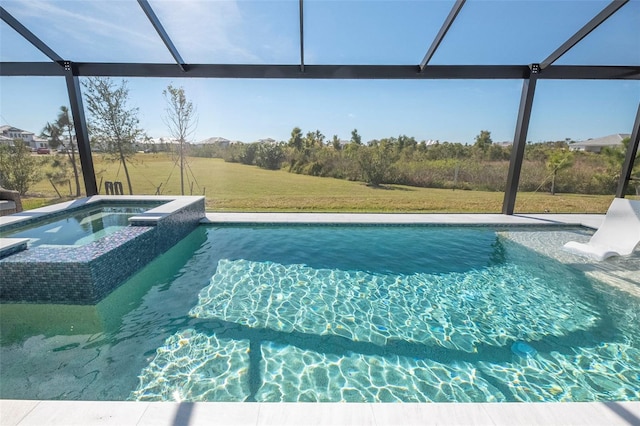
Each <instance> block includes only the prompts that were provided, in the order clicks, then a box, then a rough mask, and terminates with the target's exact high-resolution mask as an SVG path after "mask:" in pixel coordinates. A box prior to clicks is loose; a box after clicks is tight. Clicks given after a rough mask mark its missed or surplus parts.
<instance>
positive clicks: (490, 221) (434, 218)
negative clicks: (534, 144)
mask: <svg viewBox="0 0 640 426" xmlns="http://www.w3.org/2000/svg"><path fill="white" fill-rule="evenodd" d="M603 220H604V214H573V213H572V214H551V213H544V214H517V215H503V214H497V213H496V214H487V213H477V214H476V213H474V214H471V213H469V214H442V213H221V212H208V213H206V219H203V220H202V221H201V222H200V223H203V224H217V223H224V224H247V223H282V224H285V223H286V224H305V223H309V224H359V225H366V224H371V225H513V226H517V225H527V226H531V225H533V226H535V225H537V226H549V225H558V226H584V227H587V228H592V229H597V228H598V227H599V226H600V225H601V224H602V221H603Z"/></svg>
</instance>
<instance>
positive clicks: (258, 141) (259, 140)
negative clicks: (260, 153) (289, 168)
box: [256, 138, 278, 145]
mask: <svg viewBox="0 0 640 426" xmlns="http://www.w3.org/2000/svg"><path fill="white" fill-rule="evenodd" d="M256 143H266V144H269V145H275V144H277V143H278V142H277V141H276V140H275V139H272V138H266V139H258V140H257V141H256Z"/></svg>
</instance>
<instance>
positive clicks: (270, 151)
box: [256, 143, 285, 170]
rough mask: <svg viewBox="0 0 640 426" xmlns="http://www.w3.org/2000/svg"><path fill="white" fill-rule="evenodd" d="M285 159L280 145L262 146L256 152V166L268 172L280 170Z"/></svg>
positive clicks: (264, 144)
mask: <svg viewBox="0 0 640 426" xmlns="http://www.w3.org/2000/svg"><path fill="white" fill-rule="evenodd" d="M284 159H285V154H284V149H283V148H282V145H280V144H266V143H263V144H260V145H259V147H258V149H257V151H256V165H257V166H258V167H260V168H263V169H267V170H278V169H280V166H281V165H282V162H283V161H284Z"/></svg>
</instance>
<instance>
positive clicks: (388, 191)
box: [24, 154, 613, 213]
mask: <svg viewBox="0 0 640 426" xmlns="http://www.w3.org/2000/svg"><path fill="white" fill-rule="evenodd" d="M188 163H189V170H188V176H189V179H188V181H189V182H192V181H194V179H193V177H192V176H195V182H194V183H193V195H206V199H207V210H209V211H287V212H289V211H290V212H305V211H306V212H311V211H313V212H423V213H436V212H447V213H469V212H473V213H499V212H500V211H501V209H502V200H503V197H504V194H503V193H502V192H482V191H461V190H456V191H453V190H450V189H432V188H415V187H409V186H401V185H388V186H384V187H381V188H373V187H370V186H367V185H366V184H364V183H362V182H350V181H346V180H340V179H333V178H320V177H313V176H305V175H297V174H293V173H288V172H286V171H282V170H278V171H272V170H263V169H260V168H258V167H255V166H245V165H241V164H236V163H226V162H224V161H223V160H221V159H210V158H189V159H188ZM94 168H95V171H96V176H97V180H98V184H100V182H101V179H102V181H121V182H122V184H123V187H124V189H125V193H128V191H127V184H126V178H125V176H124V172H123V171H122V169H121V167H119V165H118V163H111V162H108V161H106V159H105V158H103V157H102V156H100V155H95V156H94ZM129 173H130V174H131V180H132V186H133V191H134V194H150V195H153V194H155V193H156V189H157V188H158V187H160V193H161V194H179V193H180V169H179V167H177V166H174V161H173V160H172V159H171V158H170V157H169V156H168V155H166V154H138V155H136V157H135V159H134V163H133V164H131V165H130V166H129ZM505 179H506V176H505ZM185 181H186V179H185ZM189 188H190V184H189V183H187V182H185V193H186V194H189V193H190V189H189ZM59 190H60V192H61V193H62V195H68V194H69V189H68V188H64V189H62V188H59ZM30 192H31V193H33V194H38V195H39V198H26V199H25V202H24V204H25V207H26V208H35V207H39V205H38V204H40V203H43V202H47V201H49V200H50V199H54V198H55V197H57V196H56V193H55V191H54V190H53V187H52V186H51V184H50V183H49V182H48V181H47V180H43V181H41V182H39V183H38V184H36V185H34V186H33V187H32V188H31V191H30ZM100 193H103V194H104V183H102V189H101V191H100ZM612 199H613V195H610V196H608V195H607V196H603V195H575V194H556V195H554V196H552V195H550V194H548V193H526V192H524V193H519V194H518V197H517V202H516V212H517V213H534V212H545V211H548V212H551V213H569V212H570V213H603V212H605V211H606V210H607V208H608V206H609V204H610V203H611V200H612ZM51 201H53V202H55V201H56V200H51Z"/></svg>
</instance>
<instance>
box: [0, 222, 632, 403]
mask: <svg viewBox="0 0 640 426" xmlns="http://www.w3.org/2000/svg"><path fill="white" fill-rule="evenodd" d="M520 231H521V229H519V228H504V229H493V228H488V227H461V228H450V227H428V226H413V227H402V226H395V227H386V226H376V227H366V226H363V227H347V226H237V227H234V226H222V227H209V226H206V227H205V226H200V227H198V228H197V229H196V230H195V231H194V232H192V233H191V234H190V235H189V236H188V237H187V238H186V239H184V240H183V241H181V242H180V243H179V244H178V245H176V246H175V247H174V248H172V249H171V250H169V251H168V252H167V253H166V254H165V255H163V256H161V257H160V258H158V259H156V260H155V261H153V262H152V263H151V264H149V265H148V266H147V267H146V268H144V269H143V270H142V271H141V272H140V273H138V274H136V275H135V276H134V277H132V278H131V279H130V280H129V281H128V282H127V283H125V284H124V285H123V286H122V287H120V288H118V289H117V290H116V291H115V292H114V293H112V294H111V295H110V296H109V297H107V298H106V299H105V300H103V301H102V302H101V303H99V304H98V305H96V306H95V307H75V306H69V307H53V306H52V307H49V308H48V309H50V310H49V311H47V312H46V313H42V314H41V316H40V318H38V317H37V316H35V317H34V315H30V314H29V312H27V311H28V310H29V309H32V308H31V307H30V306H29V305H26V306H24V305H8V306H7V305H3V306H2V310H1V314H2V317H3V318H2V321H3V327H2V348H1V351H2V352H1V355H2V356H0V367H1V370H0V371H2V381H0V397H2V398H25V399H35V398H38V399H90V400H126V399H132V400H179V401H181V400H189V401H201V400H213V401H252V400H256V401H342V400H344V401H350V402H356V401H357V402H361V401H368V402H378V401H488V402H491V401H600V400H639V399H640V390H639V389H638V385H637V383H638V382H640V375H639V374H640V373H639V372H640V333H639V331H638V326H637V324H638V316H640V307H639V303H638V300H637V299H636V298H634V297H630V296H629V295H628V294H626V293H623V292H621V291H619V290H617V289H615V288H612V287H610V286H608V285H605V284H603V283H601V282H598V281H595V280H592V279H590V278H588V277H586V276H585V274H584V273H583V272H581V271H579V270H576V269H574V268H571V267H569V266H566V265H563V264H560V263H559V262H556V261H554V260H552V259H549V258H547V257H544V256H541V255H539V254H537V253H535V252H533V251H531V250H529V249H528V248H526V247H524V246H522V245H521V244H518V243H516V242H514V240H517V238H510V235H514V234H518V233H519V232H520ZM527 231H531V228H527ZM547 231H549V229H538V230H536V234H537V235H538V238H541V239H544V238H545V237H544V236H545V233H546V232H547ZM560 232H561V233H564V234H566V235H565V238H575V237H576V236H584V234H585V231H584V230H583V229H579V228H562V230H561V231H560ZM553 233H554V235H556V236H557V234H558V228H554V230H553ZM7 308H9V309H7ZM30 313H33V312H30ZM56 318H59V319H58V320H56ZM5 324H11V327H6V326H5Z"/></svg>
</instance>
